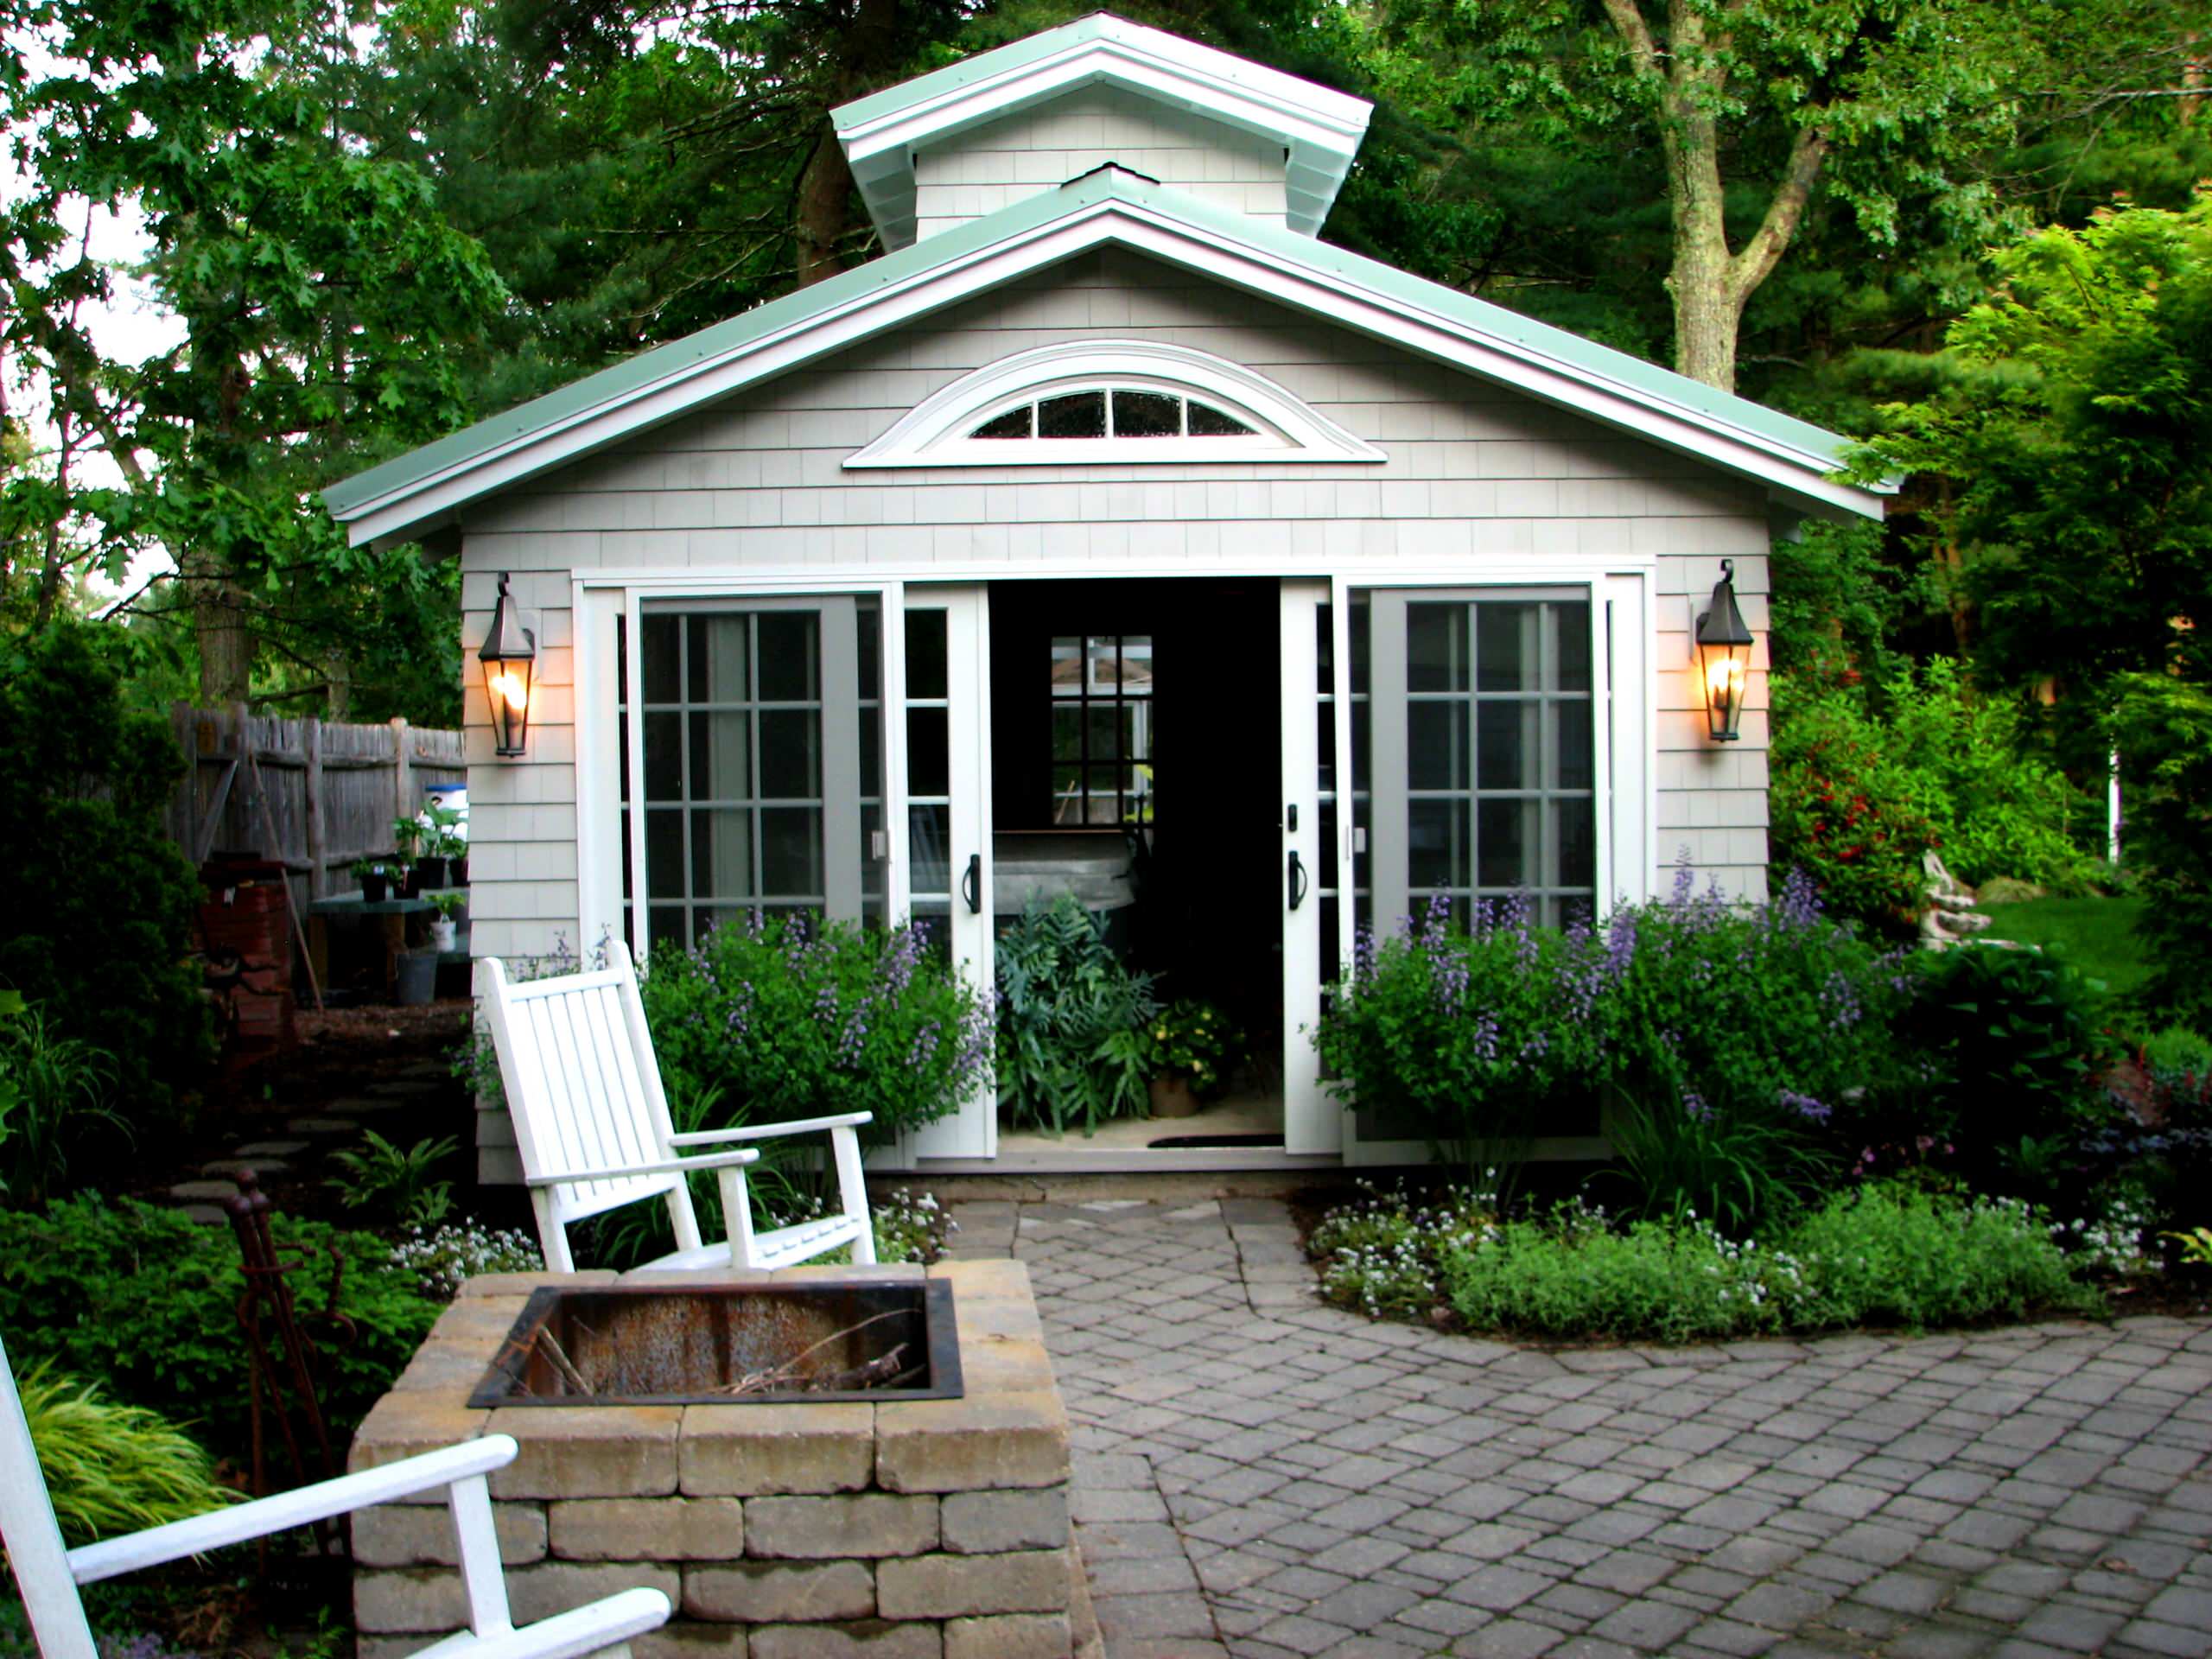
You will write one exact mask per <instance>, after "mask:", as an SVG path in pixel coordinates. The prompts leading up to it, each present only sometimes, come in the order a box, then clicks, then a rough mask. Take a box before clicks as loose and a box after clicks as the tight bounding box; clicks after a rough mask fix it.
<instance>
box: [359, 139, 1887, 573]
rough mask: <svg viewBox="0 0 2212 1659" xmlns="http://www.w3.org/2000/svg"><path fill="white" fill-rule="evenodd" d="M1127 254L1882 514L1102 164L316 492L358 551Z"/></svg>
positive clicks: (1377, 270)
mask: <svg viewBox="0 0 2212 1659" xmlns="http://www.w3.org/2000/svg"><path fill="white" fill-rule="evenodd" d="M1103 245H1115V246H1120V247H1127V248H1130V249H1133V250H1135V251H1137V252H1140V253H1142V254H1146V255H1147V256H1149V257H1154V258H1156V259H1160V260H1162V261H1164V262H1166V263H1167V264H1173V265H1178V266H1181V267H1183V268H1185V269H1186V270H1191V271H1192V272H1194V273H1196V274H1198V275H1200V276H1203V277H1207V278H1209V279H1211V280H1213V281H1217V282H1222V283H1228V284H1230V285H1231V286H1233V287H1237V288H1241V289H1246V290H1248V291H1250V292H1253V293H1255V294H1259V295H1262V296H1265V297H1267V298H1268V299H1271V300H1274V301H1276V302H1279V303H1281V304H1283V305H1287V306H1289V307H1292V308H1294V309H1298V310H1302V311H1306V312H1307V313H1309V314H1312V315H1315V316H1317V317H1320V318H1323V319H1325V321H1329V322H1332V323H1334V324H1337V325H1338V326H1340V327H1349V328H1352V329H1356V330H1357V331H1359V332H1361V333H1363V334H1370V335H1372V336H1375V337H1376V338H1378V339H1383V340H1389V341H1391V342H1392V343H1394V344H1395V345H1398V346H1402V347H1404V348H1405V349H1407V350H1408V351H1411V352H1414V353H1418V354H1420V355H1421V356H1424V357H1427V358H1429V359H1433V360H1434V361H1437V362H1440V363H1443V364H1446V365H1449V366H1451V367H1453V368H1456V369H1459V370H1462V371H1464V372H1467V373H1470V374H1473V375H1477V376H1479V377H1481V378H1484V379H1485V380H1489V381H1492V382H1495V383H1497V384H1499V385H1505V386H1509V387H1511V388H1513V389H1514V390H1516V391H1521V392H1523V393H1526V394H1527V395H1529V396H1530V397H1536V398H1539V399H1541V400H1542V401H1544V402H1546V403H1549V404H1555V405H1557V406H1558V407H1560V408H1562V409H1567V410H1573V411H1574V412H1575V413H1577V414H1580V415H1583V416H1587V417H1588V418H1590V419H1592V420H1594V421H1597V422H1599V423H1603V424H1605V425H1607V426H1610V427H1613V428H1615V429H1618V430H1620V431H1624V432H1627V433H1630V434H1631V435H1636V436H1638V437H1642V438H1645V439H1648V440H1649V441H1650V442H1654V443H1658V444H1661V445H1663V446H1665V447H1666V448H1670V449H1674V450H1677V451H1679V452H1681V453H1682V454H1688V455H1692V456H1694V457H1695V458H1697V459H1699V460H1700V461H1705V462H1707V463H1708V464H1710V465H1712V466H1714V467H1719V468H1721V469H1723V470H1725V471H1727V472H1731V473H1733V474H1737V475H1738V476H1740V477H1744V478H1747V479H1751V480H1757V481H1758V482H1760V483H1762V484H1764V486H1766V487H1767V489H1768V490H1769V491H1770V493H1772V494H1774V495H1775V496H1777V498H1779V499H1783V500H1784V501H1786V502H1788V503H1789V505H1792V506H1793V507H1794V508H1796V509H1797V510H1800V511H1807V512H1815V513H1818V514H1820V515H1821V516H1822V517H1827V518H1835V517H1841V516H1853V515H1855V516H1859V517H1862V518H1880V517H1881V515H1882V501H1881V497H1882V494H1883V493H1885V492H1882V491H1877V490H1871V489H1867V488H1864V487H1861V486H1857V485H1853V484H1847V483H1840V482H1838V481H1836V480H1834V478H1832V477H1831V476H1830V474H1834V473H1835V472H1836V471H1838V470H1839V469H1840V468H1841V467H1842V466H1843V464H1844V461H1845V454H1846V450H1847V440H1845V439H1843V438H1841V437H1839V436H1837V435H1835V434H1834V433H1832V432H1828V431H1825V430H1823V429H1821V428H1820V427H1817V426H1813V425H1810V424H1808V423H1806V422H1803V421H1800V420H1796V419H1793V418H1792V417H1791V416H1787V415H1783V414H1781V413H1780V412H1778V411H1777V410H1771V409H1768V408H1766V407H1765V406H1764V405H1763V404H1756V403H1753V402H1752V401H1751V400H1750V399H1749V398H1746V397H1734V396H1732V395H1731V394H1729V393H1727V392H1724V391H1716V390H1714V389H1713V387H1711V386H1707V385H1702V384H1701V383H1700V382H1698V381H1695V380H1691V379H1688V378H1685V377H1683V376H1681V375H1679V374H1675V373H1674V372H1671V371H1669V370H1667V369H1662V368H1661V367H1659V366H1658V365H1656V364H1653V363H1647V362H1645V361H1643V359H1641V358H1636V357H1630V356H1629V355H1628V354H1627V353H1624V352H1618V351H1615V350H1613V349H1612V348H1611V347H1610V346H1600V345H1598V344H1596V343H1595V342H1594V341H1592V340H1584V339H1583V338H1581V337H1580V335H1578V334H1569V333H1568V332H1567V331H1566V330H1565V329H1562V328H1554V327H1551V326H1550V325H1549V324H1548V323H1542V322H1538V321H1535V319H1533V318H1530V317H1525V316H1522V315H1520V314H1519V313H1517V312H1514V311H1509V310H1507V309H1506V308H1503V306H1497V305H1492V304H1491V303H1489V302H1486V301H1483V300H1478V299H1474V298H1472V297H1471V296H1467V295H1465V294H1462V293H1459V291H1458V290H1456V289H1449V288H1446V287H1444V286H1443V285H1441V284H1440V283H1432V282H1428V281H1427V280H1426V279H1424V278H1421V277H1413V276H1408V274H1407V273H1406V272H1404V271H1402V270H1394V269H1393V268H1391V267H1390V266H1389V265H1386V264H1382V263H1381V262H1380V261H1378V260H1374V259H1370V258H1367V257H1363V256H1362V255H1360V254H1356V253H1352V252H1351V251H1347V250H1345V249H1343V248H1338V247H1332V246H1330V245H1327V244H1325V243H1320V242H1317V241H1315V240H1313V238H1309V237H1303V236H1299V235H1296V234H1294V233H1292V232H1287V231H1285V230H1282V229H1281V228H1280V227H1277V226H1270V225H1268V223H1267V222H1266V221H1264V220H1262V219H1253V218H1248V217H1246V216H1244V215H1242V214H1236V213H1227V212H1224V211H1222V210H1219V209H1217V208H1214V207H1209V206H1207V205H1206V204H1205V203H1203V202H1200V201H1198V200H1194V199H1193V198H1192V197H1190V196H1187V195H1185V194H1182V193H1180V192H1179V191H1174V190H1170V189H1168V188H1166V187H1164V186H1162V185H1160V184H1157V183H1154V181H1150V180H1148V179H1146V178H1144V177H1142V176H1141V175H1137V174H1133V173H1129V172H1127V171H1125V170H1123V169H1122V168H1116V167H1103V168H1097V169H1096V170H1094V171H1092V172H1090V173H1087V174H1085V175H1083V176H1082V177H1081V178H1077V179H1073V180H1071V181H1069V182H1068V183H1066V184H1065V185H1063V186H1061V187H1060V188H1058V189H1057V190H1046V191H1044V192H1041V193H1039V194H1037V195H1034V196H1031V197H1027V198H1026V199H1024V200H1020V201H1017V202H1014V203H1013V204H1012V205H1011V206H1009V207H1003V208H1001V209H1000V210H999V211H998V212H997V213H992V214H990V215H988V216H987V217H985V218H982V219H974V220H971V221H969V223H967V224H964V225H961V226H955V227H953V228H952V229H950V230H947V231H944V232H940V233H939V234H938V235H935V236H931V237H929V238H926V239H925V240H924V241H921V242H918V243H916V244H914V245H912V246H910V247H906V248H903V249H900V250H899V251H896V252H893V253H888V254H886V255H884V256H883V257H880V258H879V259H875V260H872V261H870V262H869V263H868V264H865V265H861V266H859V267H857V268H855V269H854V270H848V271H842V272H840V273H839V274H838V275H836V276H835V277H829V278H828V279H827V280H825V281H823V282H819V283H815V284H813V285H812V286H811V287H808V288H803V289H798V291H797V292H795V293H791V294H787V295H785V296H783V297H782V298H780V299H777V300H772V301H770V302H768V303H766V304H765V305H761V306H758V307H755V308H753V310H750V311H747V312H745V313H744V314H742V315H739V316H735V317H732V318H730V319H729V320H728V321H726V322H720V323H716V324H715V326H714V327H710V328H704V329H702V330H701V331H700V332H699V333H697V334H692V335H690V336H688V337H687V338H685V339H683V340H675V341H671V343H670V344H668V345H665V346H656V347H655V348H653V349H652V350H651V351H647V352H641V353H639V354H638V355H637V356H635V357H632V358H629V359H626V360H625V361H623V362H620V363H618V364H615V365H613V366H612V367H610V368H607V369H602V370H601V371H600V372H598V373H596V374H594V375H589V376H587V377H586V378H583V379H582V380H578V381H576V382H575V383H573V384H572V385H567V386H563V388H561V389H560V390H559V391H553V392H549V393H547V394H546V395H545V396H543V397H537V398H534V399H532V400H531V402H529V403H526V404H518V406H516V407H515V408H513V409H511V410H507V411H506V412H505V413H504V414H501V415H495V416H492V417H491V418H490V419H488V420H485V421H480V422H479V423H476V424H475V425H474V426H471V427H467V428H465V429H462V430H461V431H459V432H455V433H453V434H452V435H449V436H447V437H443V438H441V439H439V440H438V441H437V442H435V443H429V444H425V445H424V446H423V448H419V449H416V450H414V451H412V452H410V453H409V454H404V455H401V456H399V457H397V459H395V460H392V461H386V462H385V463H384V464H383V465H382V466H380V467H372V468H370V469H369V470H368V471H366V472H365V473H359V474H355V475H354V476H353V477H352V478H349V479H346V480H344V481H343V482H341V483H338V484H334V485H333V486H330V487H329V488H328V489H327V490H325V491H324V492H323V500H324V502H325V503H326V504H327V505H328V507H329V509H330V512H331V514H332V516H333V517H334V518H336V519H337V520H338V521H339V522H340V523H341V524H345V525H346V527H347V531H348V533H349V535H350V537H351V539H352V540H353V542H354V543H362V542H369V541H377V542H386V541H398V540H406V539H410V538H412V537H418V536H420V535H422V534H423V533H424V532H425V531H429V530H431V529H434V528H436V527H438V526H440V525H442V524H449V523H451V522H453V520H454V517H455V515H456V514H457V513H458V512H460V511H461V509H462V508H463V507H465V506H467V505H468V504H469V503H470V502H473V501H476V500H479V499H483V498H486V497H487V496H490V495H493V494H495V493H499V491H501V490H505V489H508V488H511V487H512V486H515V485H517V484H518V483H521V482H522V481H524V480H527V479H531V478H534V477H537V475H539V474H543V473H546V472H550V471H551V470H552V469H554V468H555V467H561V466H564V465H566V464H568V463H569V462H570V461H576V460H580V459H582V457H584V456H587V455H590V454H596V453H598V452H599V451H601V450H602V449H605V448H608V447H610V446H612V445H613V444H615V443H618V442H622V441H624V440H625V439H628V438H631V437H634V436H636V435H639V433H641V432H645V431H648V430H650V429H652V428H654V427H656V426H659V425H662V424H664V423H667V422H669V421H672V420H675V419H677V418H678V417H680V416H683V415H686V414H688V413H690V412H691V411H692V410H696V409H698V408H700V407H702V406H703V405H705V404H709V403H712V402H714V401H715V400H716V399H719V398H721V397H728V395H730V394H731V393H733V392H735V391H741V390H742V389H743V388H745V387H747V386H750V385H756V384H758V383H760V382H761V381H763V380H766V379H768V378H771V377H772V376H774V375H778V374H781V373H784V372H786V371H788V370H791V369H792V368H796V367H798V366H799V365H802V364H804V363H807V362H810V361H812V360H814V359H818V358H821V357H824V356H827V355H828V354H829V353H833V352H836V351H840V350H842V349H843V348H845V347H846V346H850V345H852V344H854V343H855V342H856V341H859V340H865V339H868V338H869V337H870V336H872V335H874V334H880V333H882V332H884V331H885V330H887V329H890V328H893V327H898V326H899V325H901V324H903V323H906V322H908V321H913V320H914V319H916V318H918V317H923V316H926V315H931V313H933V312H937V311H940V310H943V309H944V308H947V307H949V306H951V305H955V304H957V303H959V302H961V301H963V300H965V299H968V298H969V297H971V296H975V295H976V294H980V293H985V292H988V291H989V290H990V289H995V288H998V287H1000V286H1001V285H1003V284H1005V283H1009V282H1012V281H1014V280H1016V279H1017V278H1019V277H1023V276H1025V275H1027V274H1028V273H1030V272H1033V271H1036V270H1043V269H1045V268H1046V267H1047V266H1051V265H1054V264H1059V263H1061V262H1062V261H1064V260H1067V259H1070V258H1073V257H1076V256H1077V255H1079V254H1082V253H1085V252H1088V251H1090V250H1092V249H1094V248H1096V247H1100V246H1103Z"/></svg>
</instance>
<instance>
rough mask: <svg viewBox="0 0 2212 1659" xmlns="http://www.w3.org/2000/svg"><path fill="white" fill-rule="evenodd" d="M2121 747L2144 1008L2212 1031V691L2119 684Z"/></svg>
mask: <svg viewBox="0 0 2212 1659" xmlns="http://www.w3.org/2000/svg"><path fill="white" fill-rule="evenodd" d="M2111 734H2112V741H2113V743H2114V744H2115V746H2116V747H2118V748H2119V750H2120V756H2121V764H2122V766H2123V767H2124V769H2125V773H2126V776H2125V779H2124V782H2123V790H2124V791H2125V793H2124V799H2125V803H2126V812H2127V819H2126V824H2125V826H2124V827H2123V829H2122V831H2121V847H2122V855H2123V856H2124V857H2125V858H2126V861H2127V863H2128V865H2129V867H2130V868H2132V869H2134V870H2136V871H2138V872H2139V875H2138V890H2139V893H2141V895H2142V897H2143V899H2144V900H2145V903H2144V906H2143V912H2142V914H2141V917H2140V918H2139V920H2138V921H2137V923H2136V933H2137V935H2138V937H2139V938H2140V939H2141V941H2142V943H2143V944H2145V946H2147V947H2148V951H2147V954H2148V955H2149V957H2150V958H2151V962H2152V973H2151V978H2150V982H2149V983H2148V984H2147V985H2146V986H2145V988H2144V989H2143V991H2142V993H2141V995H2142V1000H2143V1001H2145V1003H2146V1004H2148V1005H2149V1006H2150V1007H2152V1009H2154V1010H2156V1011H2158V1013H2160V1014H2163V1015H2164V1016H2166V1017H2168V1018H2179V1019H2184V1020H2192V1021H2194V1022H2195V1023H2196V1024H2198V1025H2200V1026H2205V1027H2212V686H2208V685H2206V684H2204V683H2201V681H2198V682H2192V681H2190V680H2185V679H2179V678H2176V677H2173V676H2171V675H2167V674H2131V675H2125V676H2122V677H2120V679H2119V680H2118V681H2117V682H2116V686H2115V698H2114V710H2113V717H2112V721H2111Z"/></svg>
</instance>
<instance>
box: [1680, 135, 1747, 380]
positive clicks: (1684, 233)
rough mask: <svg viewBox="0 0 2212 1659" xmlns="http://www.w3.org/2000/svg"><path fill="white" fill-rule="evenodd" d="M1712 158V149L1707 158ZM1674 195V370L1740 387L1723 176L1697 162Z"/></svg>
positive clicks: (1737, 300)
mask: <svg viewBox="0 0 2212 1659" xmlns="http://www.w3.org/2000/svg"><path fill="white" fill-rule="evenodd" d="M1690 159H1692V160H1693V162H1694V161H1695V160H1696V159H1705V160H1710V159H1711V152H1710V151H1707V152H1706V155H1705V156H1704V157H1703V158H1690ZM1679 170H1680V171H1681V173H1683V174H1685V175H1688V176H1687V177H1685V178H1684V179H1683V180H1682V182H1681V188H1679V190H1678V191H1677V192H1676V194H1675V200H1674V216H1675V257H1674V261H1673V266H1672V269H1671V270H1669V272H1668V274H1667V292H1668V295H1669V297H1670V298H1671V299H1672V300H1673V301H1674V306H1675V372H1677V373H1679V374H1686V375H1688V377H1689V378H1691V379H1693V380H1701V381H1703V382H1704V383H1705V384H1706V385H1708V386H1718V387H1719V389H1720V390H1721V391H1735V390H1736V331H1737V329H1738V327H1739V326H1740V325H1741V323H1742V321H1743V317H1744V302H1743V298H1742V296H1739V295H1738V293H1737V292H1736V282H1735V270H1734V261H1732V259H1731V258H1730V257H1729V255H1728V235H1727V230H1726V226H1724V225H1723V223H1722V222H1721V208H1720V188H1719V185H1720V181H1719V175H1718V172H1717V170H1715V171H1714V172H1713V176H1712V177H1711V178H1710V180H1707V179H1703V178H1700V177H1698V176H1697V174H1698V173H1699V172H1700V171H1702V170H1703V169H1701V168H1698V167H1696V166H1695V165H1692V166H1689V167H1685V168H1681V169H1679Z"/></svg>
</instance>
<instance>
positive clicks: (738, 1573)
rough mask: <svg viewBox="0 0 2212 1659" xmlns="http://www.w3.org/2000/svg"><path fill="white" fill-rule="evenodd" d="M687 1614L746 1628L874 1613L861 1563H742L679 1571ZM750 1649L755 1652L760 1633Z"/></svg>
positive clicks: (870, 1576) (869, 1580)
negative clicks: (745, 1625)
mask: <svg viewBox="0 0 2212 1659" xmlns="http://www.w3.org/2000/svg"><path fill="white" fill-rule="evenodd" d="M683 1611H684V1612H685V1613H687V1614H688V1615H690V1617H691V1618H725V1619H736V1620H739V1621H741V1622H742V1623H744V1624H816V1623H820V1622H823V1621H826V1620H832V1619H859V1618H874V1615H875V1574H874V1573H872V1572H870V1571H869V1570H868V1564H867V1563H866V1562H865V1561H804V1562H801V1561H744V1562H733V1563H731V1564H730V1565H728V1566H727V1567H685V1568H684V1569H683ZM754 1650H755V1651H756V1652H758V1651H759V1650H760V1649H759V1641H758V1634H757V1633H756V1636H755V1643H754Z"/></svg>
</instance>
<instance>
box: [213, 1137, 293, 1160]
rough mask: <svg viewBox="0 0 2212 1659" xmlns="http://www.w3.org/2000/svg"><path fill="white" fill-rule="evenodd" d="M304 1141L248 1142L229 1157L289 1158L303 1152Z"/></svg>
mask: <svg viewBox="0 0 2212 1659" xmlns="http://www.w3.org/2000/svg"><path fill="white" fill-rule="evenodd" d="M307 1149H308V1143H307V1142H306V1141H247V1142H246V1143H245V1145H244V1146H242V1147H239V1148H238V1150H237V1151H236V1152H234V1153H232V1154H231V1156H232V1158H234V1159H236V1158H289V1157H292V1156H294V1155H295V1154H299V1153H302V1152H305V1151H306V1150H307Z"/></svg>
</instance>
